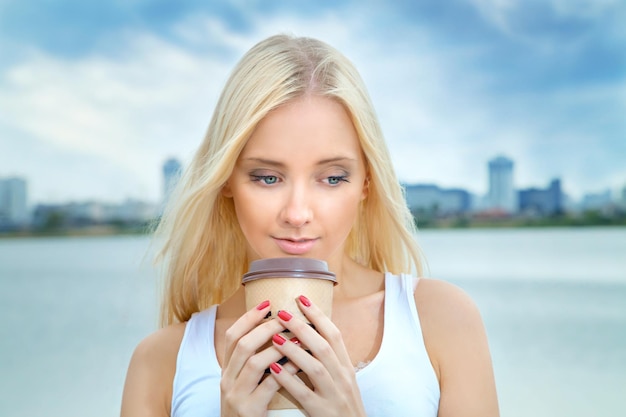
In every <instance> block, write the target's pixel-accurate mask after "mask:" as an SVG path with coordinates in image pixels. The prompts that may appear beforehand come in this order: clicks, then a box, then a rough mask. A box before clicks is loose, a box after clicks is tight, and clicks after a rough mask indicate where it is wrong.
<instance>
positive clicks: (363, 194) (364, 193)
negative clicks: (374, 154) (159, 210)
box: [361, 174, 370, 200]
mask: <svg viewBox="0 0 626 417" xmlns="http://www.w3.org/2000/svg"><path fill="white" fill-rule="evenodd" d="M369 193H370V176H369V174H367V175H366V176H365V180H364V181H363V190H362V191H361V200H365V199H366V198H367V196H368V195H369Z"/></svg>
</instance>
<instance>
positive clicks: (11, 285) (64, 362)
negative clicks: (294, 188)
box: [0, 228, 626, 417]
mask: <svg viewBox="0 0 626 417" xmlns="http://www.w3.org/2000/svg"><path fill="white" fill-rule="evenodd" d="M418 239H419V241H420V243H421V245H422V248H423V250H424V253H425V255H426V257H427V259H428V263H429V274H430V275H431V276H433V277H436V278H440V279H444V280H448V281H451V282H453V283H455V284H457V285H459V286H460V287H462V288H463V289H464V290H465V291H467V292H468V293H469V294H470V295H471V296H472V297H473V299H474V300H475V301H476V303H477V305H478V307H479V309H480V310H481V313H482V315H483V318H484V321H485V326H486V328H487V333H488V336H489V342H490V348H491V352H492V357H493V363H494V371H495V374H496V383H497V386H498V394H499V400H500V409H501V414H502V416H503V417H522V416H524V417H526V416H533V417H554V416H568V417H579V416H580V417H583V416H585V417H587V416H591V415H593V416H603V417H611V416H615V417H617V416H623V415H624V414H623V413H624V410H625V409H626V400H624V398H625V397H624V395H625V393H626V228H580V229H504V230H486V229H470V230H426V231H423V232H420V234H419V236H418ZM147 253H149V239H148V238H146V237H142V236H117V237H97V238H94V237H92V238H32V239H31V238H26V239H4V240H3V239H0V312H1V313H2V314H1V316H0V416H3V417H39V416H41V417H44V416H46V417H48V416H64V417H73V416H75V417H84V416H90V417H105V416H106V417H109V416H115V415H118V414H119V406H120V398H121V392H122V387H123V383H124V376H125V372H126V367H127V365H128V361H129V359H130V355H131V354H132V350H133V349H134V347H135V345H136V344H137V343H138V342H139V341H140V340H141V339H142V338H143V337H145V336H146V335H147V334H149V333H150V332H152V331H153V330H154V329H156V322H157V317H156V316H157V307H156V306H157V301H158V300H157V291H156V273H155V272H154V270H153V268H152V266H151V260H150V257H149V256H147Z"/></svg>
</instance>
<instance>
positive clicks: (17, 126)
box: [0, 0, 626, 200]
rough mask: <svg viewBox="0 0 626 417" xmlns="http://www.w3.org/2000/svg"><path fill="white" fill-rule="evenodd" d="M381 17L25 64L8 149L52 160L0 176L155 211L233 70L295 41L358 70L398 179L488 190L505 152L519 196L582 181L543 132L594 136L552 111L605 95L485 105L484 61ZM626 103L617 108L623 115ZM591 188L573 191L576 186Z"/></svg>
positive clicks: (12, 99) (256, 26)
mask: <svg viewBox="0 0 626 417" xmlns="http://www.w3.org/2000/svg"><path fill="white" fill-rule="evenodd" d="M475 1H476V2H477V4H479V5H480V7H483V8H485V10H486V9H487V6H489V5H495V6H496V7H495V9H494V11H491V12H490V13H495V15H494V16H495V17H493V19H496V20H498V19H504V17H498V16H500V15H502V16H505V15H506V13H507V12H508V10H510V9H512V8H514V7H515V2H513V1H497V2H495V3H494V2H493V0H491V1H488V0H480V1H478V0H475ZM375 13H376V12H375V11H363V10H350V11H349V12H348V11H346V12H345V13H340V12H334V13H327V14H326V15H323V16H321V17H319V18H316V19H312V18H308V17H296V16H294V15H292V14H283V15H281V14H278V15H275V16H273V17H270V18H268V17H267V16H264V17H259V16H258V15H250V16H249V20H250V22H251V27H252V29H251V30H249V31H247V32H245V33H242V32H237V31H234V30H232V29H229V28H228V27H227V26H226V25H224V24H223V23H221V22H220V21H219V20H216V19H215V18H212V17H210V16H205V15H200V14H196V15H194V16H190V17H188V18H186V19H183V20H181V21H179V22H177V23H176V24H175V25H174V26H173V27H172V28H171V29H172V30H171V32H172V33H174V38H173V39H167V38H165V37H164V36H157V35H154V34H149V33H144V32H136V31H124V32H118V33H116V34H114V35H111V37H109V38H107V39H105V40H103V41H101V44H103V45H105V48H104V50H105V51H106V52H102V51H100V52H94V53H92V54H90V55H87V56H83V57H81V58H78V59H64V58H59V57H56V56H51V55H47V54H45V53H42V52H29V53H28V54H27V55H26V57H25V58H24V59H23V60H22V61H21V62H20V63H19V64H16V65H15V66H13V67H12V68H9V70H7V71H6V72H5V73H4V74H1V75H0V91H2V94H0V138H1V139H0V144H1V143H3V142H4V143H7V144H9V143H13V144H12V145H10V146H12V147H13V148H14V149H15V150H17V149H20V150H23V149H24V147H25V146H26V145H23V144H25V143H39V144H43V145H44V147H45V152H30V153H29V152H27V151H26V152H20V153H19V155H23V156H22V157H21V158H31V159H29V161H28V163H25V161H24V160H22V161H19V160H18V157H17V155H18V152H17V151H11V152H4V153H0V166H1V167H3V170H4V172H9V171H11V172H17V173H19V170H20V169H24V170H25V171H24V173H25V175H28V176H29V178H31V179H32V181H33V182H34V183H36V186H35V187H33V188H34V190H35V191H36V193H37V195H36V196H35V198H36V199H37V198H40V199H44V198H48V197H49V196H51V195H52V196H55V198H58V199H61V200H62V199H68V198H74V199H76V198H88V197H96V198H106V199H118V198H122V197H124V196H137V197H141V198H149V199H152V200H156V199H157V198H158V197H159V195H160V166H161V164H162V162H163V160H164V159H165V158H167V157H168V156H170V155H174V156H178V157H181V158H183V159H188V157H189V156H190V154H191V152H192V151H193V150H194V149H195V148H196V146H197V145H198V144H199V142H200V141H201V138H202V136H203V134H204V130H205V128H206V126H207V124H208V122H209V119H210V116H211V112H212V110H213V105H214V103H215V102H216V100H217V96H218V94H219V92H220V89H221V87H222V85H223V84H224V82H225V80H226V77H227V76H228V73H229V71H230V70H231V68H232V66H233V65H234V63H235V61H236V60H237V59H238V58H239V57H240V56H241V54H242V53H243V52H244V51H245V50H247V49H248V48H249V47H251V46H252V45H253V44H254V43H256V42H257V41H259V40H260V39H262V38H264V37H266V36H269V35H271V34H274V33H277V32H292V33H294V34H296V35H305V36H314V37H318V38H320V39H322V40H325V41H327V42H329V43H330V44H332V45H334V46H335V47H337V48H338V49H339V50H341V51H342V52H344V53H345V54H346V55H347V56H348V57H349V58H350V59H351V60H352V61H353V62H354V63H355V64H356V66H357V68H359V70H360V71H361V73H362V75H363V78H364V79H365V82H366V84H367V85H368V87H369V90H370V93H371V95H372V98H373V101H374V104H375V106H376V109H377V111H378V113H379V116H380V119H381V124H382V126H383V130H384V132H385V135H386V137H387V140H388V143H389V146H390V150H391V153H392V156H393V158H394V162H395V164H396V167H397V171H398V174H399V176H400V178H401V179H402V180H405V181H414V182H417V181H419V182H434V183H438V184H440V185H443V186H448V187H452V186H460V187H468V188H470V189H471V190H473V191H477V192H484V191H486V165H485V164H486V162H487V159H489V158H491V157H493V156H495V154H498V153H504V154H507V155H509V156H511V157H512V158H514V159H515V160H516V161H518V165H517V167H518V169H519V171H518V172H519V183H520V185H526V186H528V185H535V186H543V185H544V184H546V183H547V181H549V179H550V177H551V176H554V175H562V176H567V175H570V174H572V172H574V171H575V170H576V164H577V162H576V161H578V160H580V158H581V156H580V155H581V153H580V151H579V150H578V148H577V147H572V148H571V150H570V153H569V154H568V157H569V158H570V160H568V159H567V158H564V157H562V156H558V155H542V153H545V152H542V149H545V145H546V132H549V131H551V133H550V135H551V136H550V138H549V140H550V141H552V142H555V143H566V142H567V141H568V140H576V141H579V142H580V141H593V139H594V138H592V137H590V135H589V134H588V133H586V132H580V131H577V127H578V126H579V124H577V123H578V122H577V123H572V127H571V128H567V124H564V123H563V121H555V120H553V117H550V116H548V115H547V114H543V113H544V112H545V113H547V112H548V110H554V109H555V108H556V109H562V108H567V105H568V103H570V104H569V105H570V106H571V103H576V100H579V101H580V106H581V107H584V106H585V105H587V104H589V103H590V102H593V101H594V100H597V102H598V103H601V102H602V101H603V100H608V98H609V97H611V92H610V90H606V91H604V92H602V91H599V90H589V91H588V92H587V93H585V94H580V92H579V91H576V92H575V91H570V92H563V93H559V94H556V95H554V96H553V97H550V96H547V97H543V96H533V95H532V94H528V95H520V94H516V95H515V96H504V97H497V98H496V97H493V96H492V94H491V93H488V91H489V89H490V86H491V85H492V81H493V80H492V79H490V78H489V73H488V72H487V71H486V69H485V68H477V67H476V65H475V63H476V62H477V61H478V60H479V58H480V55H481V53H482V51H481V50H480V49H478V48H476V47H469V46H468V47H465V46H456V47H451V46H449V45H442V44H440V43H438V42H437V39H435V38H433V36H432V33H430V32H428V31H427V29H426V28H423V27H419V26H414V27H411V26H406V28H404V30H403V33H404V35H405V36H404V37H403V38H400V39H397V38H396V39H393V40H390V39H388V38H387V37H386V36H385V35H384V29H382V28H376V26H375V25H374V24H373V22H376V17H377V16H376V15H375ZM503 24H504V23H503ZM624 91H626V90H624V89H623V90H622V96H621V101H620V102H618V103H617V107H618V109H619V108H621V109H623V108H624V107H626V104H625V103H624V96H625V95H624ZM616 111H617V110H616ZM552 123H554V125H552ZM563 126H566V127H565V128H564V127H563ZM555 129H562V131H560V132H556V133H555V132H554V130H555ZM7 138H11V139H10V140H9V139H7ZM11 141H12V142H11ZM15 141H21V143H22V145H23V146H16V145H15ZM585 143H586V142H585ZM551 149H558V147H557V146H556V145H555V146H553V147H552V148H551ZM582 152H585V150H584V148H583V151H582ZM70 155H71V158H74V159H83V160H84V161H89V163H88V164H87V163H84V164H82V165H80V166H79V168H76V171H74V172H71V173H68V172H67V171H68V168H67V165H66V164H64V162H65V161H67V160H69V159H71V158H70ZM599 157H600V156H599ZM38 158H39V159H38ZM551 161H555V163H551ZM556 161H558V164H559V165H558V166H559V167H560V168H561V170H560V171H559V170H558V169H555V168H554V167H555V166H556ZM572 161H573V162H572ZM572 164H573V168H572ZM609 165H610V164H609ZM44 167H47V168H48V169H47V173H46V175H42V171H41V169H42V168H44ZM90 167H91V168H92V169H91V171H90ZM609 171H610V169H609V168H606V173H603V174H602V179H603V180H607V181H613V182H612V183H611V184H613V185H615V184H617V183H616V181H619V175H616V174H614V170H613V171H610V172H609ZM70 174H72V175H73V176H80V177H81V178H80V181H78V180H73V179H72V177H71V175H70ZM0 175H4V173H3V172H0ZM620 175H621V174H620ZM583 176H584V174H581V175H580V177H579V178H576V179H575V182H576V183H577V184H581V186H582V184H584V181H585V180H584V179H583V178H582V177H583ZM92 177H93V178H92ZM588 177H589V178H591V176H588ZM616 178H617V179H616ZM622 178H626V176H623V177H622ZM43 184H46V185H43ZM59 184H63V186H61V185H59ZM46 189H48V190H53V191H45V190H46Z"/></svg>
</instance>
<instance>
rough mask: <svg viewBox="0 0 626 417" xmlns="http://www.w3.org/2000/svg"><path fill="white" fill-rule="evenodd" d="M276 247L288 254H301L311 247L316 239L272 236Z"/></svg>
mask: <svg viewBox="0 0 626 417" xmlns="http://www.w3.org/2000/svg"><path fill="white" fill-rule="evenodd" d="M274 241H275V242H276V244H277V245H278V247H279V248H280V249H281V250H282V251H283V252H285V253H287V254H289V255H303V254H305V253H307V252H309V251H310V250H311V249H313V246H315V243H316V242H317V239H282V238H276V237H275V238H274Z"/></svg>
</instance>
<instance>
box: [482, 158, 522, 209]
mask: <svg viewBox="0 0 626 417" xmlns="http://www.w3.org/2000/svg"><path fill="white" fill-rule="evenodd" d="M487 197H488V201H489V208H490V209H495V210H501V211H503V212H505V213H515V212H516V211H517V196H516V192H515V188H514V186H513V161H512V160H510V159H508V158H506V157H504V156H498V157H496V158H494V159H492V160H490V161H489V194H488V196H487Z"/></svg>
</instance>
